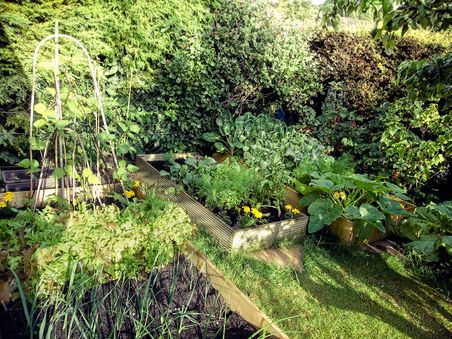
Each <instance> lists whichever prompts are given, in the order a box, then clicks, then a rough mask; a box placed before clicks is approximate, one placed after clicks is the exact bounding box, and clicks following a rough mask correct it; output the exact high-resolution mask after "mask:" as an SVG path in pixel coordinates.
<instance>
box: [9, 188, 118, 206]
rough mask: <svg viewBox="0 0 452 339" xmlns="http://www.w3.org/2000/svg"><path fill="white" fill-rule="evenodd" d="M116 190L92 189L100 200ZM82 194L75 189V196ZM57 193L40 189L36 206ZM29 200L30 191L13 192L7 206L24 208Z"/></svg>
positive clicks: (78, 189) (81, 190) (48, 189)
mask: <svg viewBox="0 0 452 339" xmlns="http://www.w3.org/2000/svg"><path fill="white" fill-rule="evenodd" d="M28 187H30V183H28ZM117 188H118V185H116V184H106V185H97V186H95V187H94V189H95V192H96V193H97V195H98V196H99V197H101V198H102V197H105V196H107V195H108V194H109V193H111V192H112V191H114V190H116V189H117ZM58 191H59V190H58ZM83 192H84V188H83V187H76V188H75V194H81V193H83ZM34 193H35V194H36V192H34ZM57 193H58V192H57V191H56V190H55V188H46V189H41V190H40V192H39V196H38V197H37V199H38V203H37V205H36V206H37V207H42V206H43V205H44V204H45V202H46V200H47V199H49V198H51V197H53V196H56V195H58V194H57ZM4 196H5V193H0V200H2V199H3V197H4ZM31 198H33V197H32V193H31V191H20V192H14V198H13V201H11V202H10V203H9V205H10V206H11V207H15V208H21V207H24V206H25V205H26V203H27V202H28V201H29V200H30V199H31Z"/></svg>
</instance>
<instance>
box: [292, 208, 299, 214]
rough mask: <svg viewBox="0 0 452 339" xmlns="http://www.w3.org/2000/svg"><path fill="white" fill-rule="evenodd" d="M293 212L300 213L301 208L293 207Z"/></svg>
mask: <svg viewBox="0 0 452 339" xmlns="http://www.w3.org/2000/svg"><path fill="white" fill-rule="evenodd" d="M292 213H293V214H300V210H299V209H298V208H293V209H292Z"/></svg>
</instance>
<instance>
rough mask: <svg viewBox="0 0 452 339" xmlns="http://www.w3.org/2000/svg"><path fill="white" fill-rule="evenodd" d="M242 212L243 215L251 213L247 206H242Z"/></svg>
mask: <svg viewBox="0 0 452 339" xmlns="http://www.w3.org/2000/svg"><path fill="white" fill-rule="evenodd" d="M242 209H243V212H245V213H250V212H251V208H249V206H242Z"/></svg>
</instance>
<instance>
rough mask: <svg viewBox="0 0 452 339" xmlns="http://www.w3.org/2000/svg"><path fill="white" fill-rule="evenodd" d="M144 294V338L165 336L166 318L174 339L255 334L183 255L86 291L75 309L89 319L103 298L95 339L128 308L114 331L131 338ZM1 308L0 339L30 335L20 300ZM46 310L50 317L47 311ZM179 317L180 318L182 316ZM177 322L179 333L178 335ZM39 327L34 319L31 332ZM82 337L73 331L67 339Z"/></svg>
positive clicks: (59, 330) (58, 332) (60, 332)
mask: <svg viewBox="0 0 452 339" xmlns="http://www.w3.org/2000/svg"><path fill="white" fill-rule="evenodd" d="M146 292H147V293H148V295H149V296H150V298H149V299H147V300H145V303H144V305H146V306H145V310H146V311H147V312H149V316H148V318H147V322H146V328H147V330H148V331H149V337H161V336H162V335H163V337H170V335H169V333H168V332H164V331H163V328H162V325H161V319H167V322H166V323H167V324H169V331H171V333H172V336H173V337H176V338H222V337H224V338H248V337H249V336H251V335H252V334H253V333H254V332H255V331H256V329H255V328H254V327H253V326H251V325H250V324H248V323H247V322H246V321H245V320H243V319H242V318H241V317H240V316H239V315H238V314H236V313H234V312H231V311H230V310H229V309H228V308H227V306H226V305H225V303H224V300H223V299H222V297H221V296H220V295H219V294H218V292H217V291H216V290H215V289H213V288H212V287H211V286H210V284H209V282H208V280H207V279H206V278H205V277H204V276H203V275H202V274H199V272H198V271H197V270H196V268H195V267H194V266H193V265H192V264H191V263H190V262H189V261H188V259H186V258H185V257H183V256H181V257H179V258H177V259H176V260H175V261H174V262H173V263H172V264H171V265H167V266H165V267H163V268H161V269H158V270H155V271H153V272H152V273H150V274H149V275H148V276H147V277H146V279H145V280H140V281H138V280H135V279H128V280H125V281H122V282H120V283H118V282H117V281H115V282H109V283H106V284H103V285H100V286H97V287H94V288H91V289H89V290H88V291H87V292H86V293H85V295H84V297H83V298H82V299H80V300H77V302H78V303H79V305H80V310H81V311H82V312H84V313H85V315H86V316H89V315H90V314H92V313H91V312H92V309H90V307H89V306H88V305H90V303H89V301H91V300H92V299H93V298H95V299H96V300H103V301H102V307H100V309H99V310H97V312H98V314H99V323H98V329H99V331H98V332H99V333H98V335H97V336H98V337H100V338H107V337H111V334H112V328H113V326H112V324H114V323H118V317H120V316H119V314H120V313H121V312H118V310H121V309H127V316H126V318H125V321H123V323H122V325H120V326H119V330H118V331H117V332H116V333H117V337H118V338H135V336H136V330H137V328H135V326H134V322H133V321H132V320H133V318H134V317H133V315H137V314H139V312H140V310H141V311H143V309H140V308H139V307H138V305H139V303H140V301H141V302H142V301H143V298H144V296H145V295H146ZM83 302H84V303H83ZM0 307H1V309H0V319H1V321H0V338H2V339H7V338H14V339H21V338H28V337H29V332H28V330H27V326H26V320H25V316H24V313H23V309H22V306H21V302H20V300H18V301H16V302H14V303H9V304H7V305H6V309H7V310H5V308H4V307H2V306H1V305H0ZM108 310H113V311H111V312H109V311H108ZM47 311H48V317H49V312H50V310H47ZM35 314H38V312H37V313H35ZM182 314H184V315H185V317H182V316H181V315H182ZM41 320H42V319H41ZM170 320H171V321H170ZM181 324H183V326H184V330H183V331H182V332H181V333H178V328H180V325H181ZM62 325H63V324H62V321H60V322H57V323H56V324H55V328H54V329H53V332H52V337H55V338H66V337H68V335H67V334H66V333H65V330H64V329H63V326H62ZM39 328H40V320H39V319H38V323H37V325H36V327H35V329H36V331H38V329H39ZM223 332H224V336H223ZM37 334H38V333H35V335H37ZM81 336H82V335H81V334H80V333H79V332H77V331H75V332H73V333H72V335H71V338H80V337H81Z"/></svg>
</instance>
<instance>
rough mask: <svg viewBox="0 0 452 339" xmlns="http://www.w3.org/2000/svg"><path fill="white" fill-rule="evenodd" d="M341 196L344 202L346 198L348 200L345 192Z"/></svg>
mask: <svg viewBox="0 0 452 339" xmlns="http://www.w3.org/2000/svg"><path fill="white" fill-rule="evenodd" d="M339 196H340V197H341V199H342V200H345V198H347V194H345V192H340V193H339Z"/></svg>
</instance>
